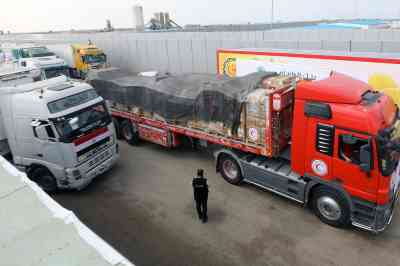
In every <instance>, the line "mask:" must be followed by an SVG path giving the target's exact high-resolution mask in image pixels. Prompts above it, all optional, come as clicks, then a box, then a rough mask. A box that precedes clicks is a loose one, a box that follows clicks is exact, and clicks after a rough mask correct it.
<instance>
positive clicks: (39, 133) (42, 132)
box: [31, 120, 55, 141]
mask: <svg viewBox="0 0 400 266" xmlns="http://www.w3.org/2000/svg"><path fill="white" fill-rule="evenodd" d="M31 126H32V129H33V135H34V136H35V137H36V138H38V139H40V140H45V141H54V140H55V138H54V137H55V136H49V131H51V129H49V128H47V127H50V124H49V123H48V122H46V121H40V120H33V121H32V122H31ZM52 135H54V134H52Z"/></svg>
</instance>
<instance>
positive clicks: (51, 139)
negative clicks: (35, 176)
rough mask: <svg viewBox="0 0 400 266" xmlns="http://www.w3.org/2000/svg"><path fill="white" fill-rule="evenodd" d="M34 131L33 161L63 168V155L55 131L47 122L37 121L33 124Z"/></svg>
mask: <svg viewBox="0 0 400 266" xmlns="http://www.w3.org/2000/svg"><path fill="white" fill-rule="evenodd" d="M31 126H32V129H33V135H34V139H33V147H34V149H35V150H34V152H33V154H32V157H33V159H35V160H39V161H44V162H48V163H50V164H53V165H58V166H63V164H64V161H63V159H64V158H63V154H62V152H61V151H60V146H59V143H58V142H57V139H56V136H55V131H54V129H53V128H52V126H51V124H49V123H48V122H47V121H40V120H36V121H34V122H32V123H31Z"/></svg>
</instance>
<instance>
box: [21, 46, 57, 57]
mask: <svg viewBox="0 0 400 266" xmlns="http://www.w3.org/2000/svg"><path fill="white" fill-rule="evenodd" d="M54 55H55V54H54V53H52V52H50V51H49V50H48V49H47V48H46V47H31V48H23V49H22V50H21V57H22V58H31V57H44V56H54Z"/></svg>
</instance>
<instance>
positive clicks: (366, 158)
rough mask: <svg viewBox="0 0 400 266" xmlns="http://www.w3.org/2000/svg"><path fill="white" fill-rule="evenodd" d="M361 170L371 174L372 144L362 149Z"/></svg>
mask: <svg viewBox="0 0 400 266" xmlns="http://www.w3.org/2000/svg"><path fill="white" fill-rule="evenodd" d="M360 168H361V170H362V171H364V172H366V173H370V172H371V169H372V154H371V144H370V143H368V144H365V145H363V146H361V147H360Z"/></svg>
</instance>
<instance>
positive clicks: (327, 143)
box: [316, 124, 335, 156]
mask: <svg viewBox="0 0 400 266" xmlns="http://www.w3.org/2000/svg"><path fill="white" fill-rule="evenodd" d="M334 136H335V127H334V126H329V125H322V124H318V125H317V141H316V149H317V151H318V152H320V153H323V154H326V155H329V156H332V153H333V140H334Z"/></svg>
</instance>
